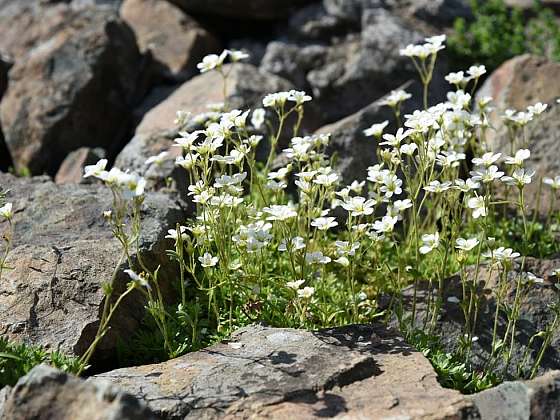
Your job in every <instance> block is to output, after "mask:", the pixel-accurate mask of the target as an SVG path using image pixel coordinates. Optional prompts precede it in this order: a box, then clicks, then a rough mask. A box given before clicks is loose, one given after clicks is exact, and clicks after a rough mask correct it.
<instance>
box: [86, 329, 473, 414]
mask: <svg viewBox="0 0 560 420" xmlns="http://www.w3.org/2000/svg"><path fill="white" fill-rule="evenodd" d="M100 379H102V380H110V381H111V382H112V383H114V384H115V385H118V386H120V387H122V388H123V389H124V390H125V391H127V392H129V393H131V394H132V395H134V396H136V397H139V398H141V399H143V400H145V401H146V402H147V404H148V406H149V407H150V408H151V409H152V410H153V411H154V412H155V413H156V414H158V415H160V416H161V417H162V418H164V419H184V418H197V419H215V418H282V419H283V418H291V419H307V418H312V417H340V418H353V419H358V418H368V419H390V418H391V419H397V418H399V419H400V418H402V419H405V418H406V419H467V418H476V417H469V416H470V415H471V414H472V413H475V412H474V411H473V410H474V409H473V406H472V403H471V402H470V401H467V400H466V399H465V398H464V397H463V396H462V395H461V394H460V393H459V392H457V391H453V390H449V389H444V388H442V387H441V386H440V385H439V384H438V382H437V379H436V374H435V372H434V371H433V369H432V366H431V365H430V363H429V361H428V360H427V359H426V358H425V357H424V356H423V355H422V354H421V353H419V352H417V351H415V350H414V349H412V348H411V347H410V346H409V345H408V344H406V343H405V341H404V339H403V338H402V337H401V336H400V335H398V334H397V333H395V332H394V331H392V330H387V329H385V328H384V327H380V326H363V325H362V326H360V325H354V326H347V327H340V328H334V329H327V330H320V331H315V332H309V331H303V330H295V329H289V328H269V327H265V326H261V325H253V326H249V327H246V328H243V329H241V330H239V331H238V332H237V333H235V334H234V335H233V337H232V338H231V339H230V341H228V342H223V343H220V344H217V345H214V346H211V347H209V348H207V349H204V350H201V351H198V352H195V353H190V354H187V355H185V356H182V357H179V358H177V359H174V360H170V361H167V362H164V363H160V364H154V365H147V366H139V367H132V368H124V369H118V370H114V371H111V372H107V373H103V374H100V375H97V376H96V377H94V378H93V379H91V380H92V381H97V380H100ZM475 414H476V413H475Z"/></svg>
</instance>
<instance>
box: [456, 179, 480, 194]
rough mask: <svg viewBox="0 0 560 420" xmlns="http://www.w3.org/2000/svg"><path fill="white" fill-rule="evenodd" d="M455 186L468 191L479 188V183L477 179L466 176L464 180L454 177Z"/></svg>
mask: <svg viewBox="0 0 560 420" xmlns="http://www.w3.org/2000/svg"><path fill="white" fill-rule="evenodd" d="M455 188H456V189H458V190H460V191H462V192H469V191H472V190H476V189H478V188H480V183H479V182H478V181H474V180H473V179H471V178H467V180H466V181H464V180H462V179H456V180H455Z"/></svg>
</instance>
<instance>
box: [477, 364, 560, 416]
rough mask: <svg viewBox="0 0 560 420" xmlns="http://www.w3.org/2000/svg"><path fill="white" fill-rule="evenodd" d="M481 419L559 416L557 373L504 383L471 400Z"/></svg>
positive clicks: (559, 391) (559, 372) (558, 372)
mask: <svg viewBox="0 0 560 420" xmlns="http://www.w3.org/2000/svg"><path fill="white" fill-rule="evenodd" d="M471 400H472V401H473V402H474V404H475V405H476V407H477V409H478V411H479V413H480V418H481V419H482V420H527V419H531V420H550V419H556V418H558V416H559V415H560V371H557V370H556V371H551V372H548V373H546V374H544V375H543V376H541V377H538V378H536V379H533V380H532V381H515V382H504V383H503V384H501V385H498V386H497V387H495V388H492V389H489V390H486V391H483V392H480V393H478V394H475V395H473V396H472V397H471Z"/></svg>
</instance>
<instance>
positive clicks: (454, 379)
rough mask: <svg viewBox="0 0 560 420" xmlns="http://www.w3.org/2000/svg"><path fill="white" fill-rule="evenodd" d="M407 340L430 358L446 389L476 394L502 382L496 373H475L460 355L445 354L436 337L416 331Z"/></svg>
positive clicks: (440, 381)
mask: <svg viewBox="0 0 560 420" xmlns="http://www.w3.org/2000/svg"><path fill="white" fill-rule="evenodd" d="M407 339H408V342H409V343H410V344H411V345H413V346H414V347H415V348H416V349H417V350H418V351H421V352H422V353H423V354H424V356H426V358H428V360H429V361H430V363H431V364H432V366H433V367H434V370H435V371H436V373H437V374H438V381H439V383H440V384H441V385H442V386H444V387H446V388H453V389H456V390H459V391H461V392H462V393H463V394H474V393H476V392H480V391H484V390H485V389H488V388H491V387H493V386H496V385H498V384H499V383H501V382H502V379H500V378H499V377H498V376H496V374H495V373H493V372H476V371H473V370H472V369H470V368H469V367H468V366H467V365H466V364H465V362H464V360H462V359H461V357H460V356H459V355H458V354H451V353H447V352H445V351H444V350H443V347H442V345H441V343H440V341H439V339H438V337H436V336H434V335H430V334H427V333H425V332H423V331H421V330H415V331H414V332H412V333H411V334H410V335H409V336H408V337H407Z"/></svg>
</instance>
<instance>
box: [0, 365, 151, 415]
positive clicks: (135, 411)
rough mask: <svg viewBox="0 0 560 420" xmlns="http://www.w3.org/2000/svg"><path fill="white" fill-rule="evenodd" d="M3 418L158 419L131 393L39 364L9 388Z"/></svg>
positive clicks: (3, 406) (0, 411)
mask: <svg viewBox="0 0 560 420" xmlns="http://www.w3.org/2000/svg"><path fill="white" fill-rule="evenodd" d="M7 391H8V392H6V393H5V400H4V402H3V404H2V406H1V408H0V413H1V416H0V418H1V419H3V420H26V419H36V420H48V419H72V420H108V419H115V420H116V419H121V420H138V419H141V420H157V417H156V416H155V415H154V413H153V412H152V411H150V409H149V408H147V407H146V405H145V404H144V403H143V402H141V401H139V400H137V399H136V398H134V397H133V396H132V395H130V394H127V393H125V392H122V391H121V390H119V389H117V388H115V387H114V386H111V385H109V384H103V383H96V384H94V383H91V382H86V381H84V380H82V379H79V378H76V377H74V376H71V375H68V374H66V373H63V372H61V371H58V370H56V369H53V368H51V367H49V366H45V365H39V366H36V367H35V368H33V369H32V370H31V371H30V372H29V373H28V374H27V375H25V376H23V377H22V378H20V380H19V381H18V382H17V384H16V385H15V386H14V387H13V388H12V389H9V390H7Z"/></svg>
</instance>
